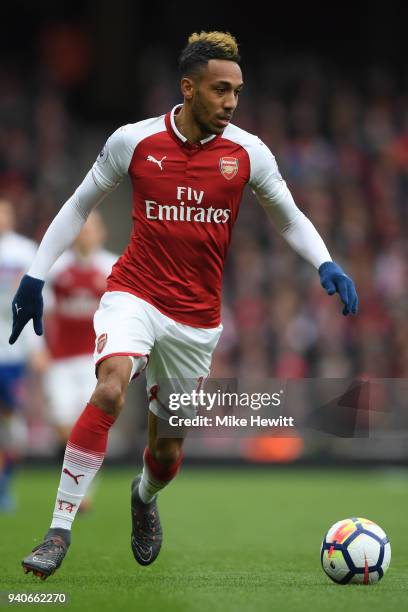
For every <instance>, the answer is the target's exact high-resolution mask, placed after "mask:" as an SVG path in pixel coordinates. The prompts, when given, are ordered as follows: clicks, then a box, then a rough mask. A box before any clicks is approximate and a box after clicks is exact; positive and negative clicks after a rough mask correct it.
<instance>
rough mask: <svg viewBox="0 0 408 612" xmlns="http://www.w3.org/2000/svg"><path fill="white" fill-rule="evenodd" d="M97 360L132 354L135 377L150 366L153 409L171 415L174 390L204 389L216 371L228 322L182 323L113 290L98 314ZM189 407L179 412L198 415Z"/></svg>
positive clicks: (162, 416)
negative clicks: (214, 324)
mask: <svg viewBox="0 0 408 612" xmlns="http://www.w3.org/2000/svg"><path fill="white" fill-rule="evenodd" d="M94 328H95V334H96V341H95V353H94V361H95V367H97V366H98V365H99V364H100V363H101V362H102V361H104V360H105V359H107V358H108V357H113V356H115V355H128V356H129V357H131V358H132V361H133V367H132V372H131V379H132V378H135V377H136V376H138V375H139V374H140V373H141V372H142V371H143V370H144V369H146V379H147V393H148V398H149V408H150V410H151V411H152V412H153V413H154V414H155V415H156V416H158V417H160V418H162V419H166V420H167V419H168V418H169V416H171V415H172V414H174V412H172V411H171V410H170V409H169V408H168V404H169V394H170V393H174V392H179V393H181V392H182V393H191V392H192V391H193V390H194V389H197V390H198V389H199V388H201V386H202V382H203V380H205V379H206V378H207V377H208V375H209V373H210V366H211V358H212V354H213V351H214V349H215V347H216V346H217V343H218V340H219V338H220V336H221V333H222V329H223V327H222V325H219V326H218V327H214V328H211V329H206V328H197V327H191V326H190V325H184V324H182V323H177V322H176V321H174V320H173V319H170V318H169V317H167V316H166V315H164V314H163V313H161V312H160V311H159V310H157V308H155V307H154V306H153V305H152V304H149V303H148V302H146V301H145V300H142V299H141V298H138V297H136V296H134V295H132V294H131V293H127V292H125V291H108V292H107V293H105V294H104V295H103V296H102V299H101V302H100V305H99V309H98V310H97V311H96V313H95V316H94ZM195 412H196V408H194V407H193V406H186V407H184V408H182V409H180V410H179V411H178V412H177V414H178V415H179V416H193V415H194V414H195Z"/></svg>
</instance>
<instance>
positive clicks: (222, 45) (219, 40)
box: [188, 30, 238, 57]
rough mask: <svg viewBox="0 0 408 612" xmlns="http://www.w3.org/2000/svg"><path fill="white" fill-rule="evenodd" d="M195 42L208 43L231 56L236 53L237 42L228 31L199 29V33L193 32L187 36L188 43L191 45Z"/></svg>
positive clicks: (234, 55)
mask: <svg viewBox="0 0 408 612" xmlns="http://www.w3.org/2000/svg"><path fill="white" fill-rule="evenodd" d="M196 42H206V43H210V44H211V45H214V47H218V48H219V49H220V50H222V51H223V52H224V53H226V54H229V55H231V56H232V57H236V56H237V55H238V43H237V41H236V39H235V37H234V36H232V34H230V33H229V32H217V31H216V30H215V31H213V32H204V31H203V30H201V32H200V34H198V33H197V32H194V33H193V34H190V36H189V37H188V44H189V45H191V44H193V43H196Z"/></svg>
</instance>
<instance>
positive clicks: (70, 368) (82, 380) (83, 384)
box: [44, 355, 96, 426]
mask: <svg viewBox="0 0 408 612" xmlns="http://www.w3.org/2000/svg"><path fill="white" fill-rule="evenodd" d="M95 386H96V377H95V368H94V364H93V361H92V355H80V356H78V357H69V358H67V359H56V360H55V361H54V362H53V363H52V364H51V366H50V367H49V369H48V370H47V373H46V374H45V377H44V391H45V395H46V398H47V400H48V406H49V411H50V418H51V420H52V421H53V422H54V423H55V424H56V425H63V426H71V425H73V424H74V423H75V421H76V420H77V418H78V417H79V415H80V414H81V412H82V411H83V409H84V406H85V405H86V404H87V403H88V402H89V398H90V397H91V395H92V393H93V391H94V389H95Z"/></svg>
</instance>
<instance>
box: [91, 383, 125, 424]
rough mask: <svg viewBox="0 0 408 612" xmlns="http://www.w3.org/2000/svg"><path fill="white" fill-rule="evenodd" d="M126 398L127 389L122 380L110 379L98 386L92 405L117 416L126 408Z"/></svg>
mask: <svg viewBox="0 0 408 612" xmlns="http://www.w3.org/2000/svg"><path fill="white" fill-rule="evenodd" d="M125 397H126V395H125V389H124V387H123V385H122V384H121V382H120V380H119V379H115V378H113V377H110V378H109V379H108V380H105V381H102V382H99V383H98V384H97V386H96V389H95V392H94V394H93V396H92V398H91V403H93V404H95V405H96V406H98V407H99V408H101V409H102V410H104V412H106V413H108V414H111V415H113V416H117V415H118V414H119V413H120V411H121V410H122V408H123V406H124V403H125Z"/></svg>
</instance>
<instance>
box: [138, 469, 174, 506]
mask: <svg viewBox="0 0 408 612" xmlns="http://www.w3.org/2000/svg"><path fill="white" fill-rule="evenodd" d="M166 484H168V483H167V482H162V481H161V480H156V479H155V478H154V476H153V475H152V474H151V472H150V470H149V468H148V467H147V465H146V464H144V466H143V473H142V480H141V481H140V483H139V495H140V499H141V500H142V502H143V503H144V504H148V503H150V502H151V501H153V499H154V498H155V497H156V495H157V493H158V491H160V489H163V488H164V487H165V486H166Z"/></svg>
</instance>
